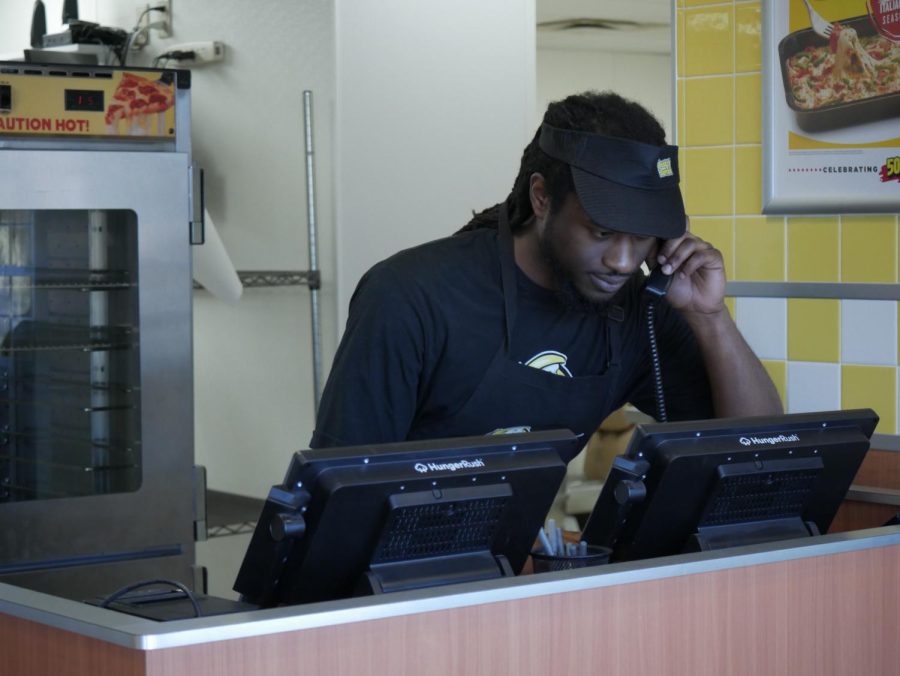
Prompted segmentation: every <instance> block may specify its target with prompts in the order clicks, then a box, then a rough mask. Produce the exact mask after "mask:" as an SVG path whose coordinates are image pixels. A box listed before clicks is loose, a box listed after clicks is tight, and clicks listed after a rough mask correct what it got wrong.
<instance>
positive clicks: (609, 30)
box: [537, 0, 672, 54]
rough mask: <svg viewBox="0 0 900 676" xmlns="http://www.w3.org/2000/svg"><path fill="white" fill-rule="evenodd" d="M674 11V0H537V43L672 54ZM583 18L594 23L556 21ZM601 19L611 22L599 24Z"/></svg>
mask: <svg viewBox="0 0 900 676" xmlns="http://www.w3.org/2000/svg"><path fill="white" fill-rule="evenodd" d="M671 14H672V0H537V23H538V32H537V44H538V47H539V48H543V49H593V50H602V51H617V52H644V53H654V54H657V53H659V54H663V53H664V54H668V53H670V52H671V48H672V36H671ZM581 19H587V20H590V21H589V24H590V23H592V24H594V25H587V26H576V27H562V26H561V25H558V24H556V22H560V23H561V22H565V21H575V20H581ZM599 20H607V21H609V22H610V24H608V27H600V26H597V25H596V24H597V23H599ZM615 22H626V23H623V24H616V23H615ZM542 24H545V25H544V26H543V27H542ZM547 24H551V25H547ZM554 24H555V25H554Z"/></svg>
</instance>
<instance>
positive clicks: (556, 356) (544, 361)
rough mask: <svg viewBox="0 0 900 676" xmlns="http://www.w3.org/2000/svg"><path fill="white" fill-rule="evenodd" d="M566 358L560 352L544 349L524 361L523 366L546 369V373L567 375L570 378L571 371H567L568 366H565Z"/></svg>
mask: <svg viewBox="0 0 900 676" xmlns="http://www.w3.org/2000/svg"><path fill="white" fill-rule="evenodd" d="M568 359H569V358H568V357H567V356H566V355H564V354H563V353H562V352H557V351H556V350H544V351H543V352H538V353H537V354H536V355H534V356H533V357H532V358H531V359H529V360H528V361H526V362H525V366H530V367H531V368H535V369H540V370H541V371H546V372H547V373H552V374H554V375H557V376H567V377H569V378H571V377H572V372H571V371H569V368H568V367H567V366H566V362H567V361H568Z"/></svg>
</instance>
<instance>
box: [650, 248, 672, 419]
mask: <svg viewBox="0 0 900 676" xmlns="http://www.w3.org/2000/svg"><path fill="white" fill-rule="evenodd" d="M671 284H672V275H667V274H665V273H664V272H663V271H662V266H661V265H657V266H656V267H655V268H653V269H652V270H651V271H650V274H649V275H648V277H647V281H646V283H645V284H644V293H645V294H647V297H648V298H649V299H650V302H649V303H647V333H648V335H649V337H650V358H651V360H652V362H653V385H654V392H655V394H656V420H657V421H658V422H666V401H665V397H664V396H663V385H662V367H661V365H660V362H659V348H658V347H657V345H656V320H655V314H656V303H657V302H658V301H659V299H660V298H662V297H663V296H665V295H666V292H667V291H668V290H669V286H670V285H671Z"/></svg>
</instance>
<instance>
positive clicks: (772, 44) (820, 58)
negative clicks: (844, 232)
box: [763, 0, 900, 214]
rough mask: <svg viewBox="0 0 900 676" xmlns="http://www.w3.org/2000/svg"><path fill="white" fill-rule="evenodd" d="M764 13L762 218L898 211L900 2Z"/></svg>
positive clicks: (806, 2)
mask: <svg viewBox="0 0 900 676" xmlns="http://www.w3.org/2000/svg"><path fill="white" fill-rule="evenodd" d="M763 4H764V12H765V14H764V19H763V31H764V34H763V136H764V138H763V213H767V214H775V213H832V212H842V213H853V212H891V211H896V210H897V209H898V207H900V0H778V1H774V0H772V1H769V2H765V3H763Z"/></svg>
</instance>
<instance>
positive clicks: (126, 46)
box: [116, 5, 166, 66]
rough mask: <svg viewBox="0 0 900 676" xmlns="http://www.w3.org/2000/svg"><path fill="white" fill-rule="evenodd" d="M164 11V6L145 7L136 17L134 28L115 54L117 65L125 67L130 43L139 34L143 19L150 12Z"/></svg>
mask: <svg viewBox="0 0 900 676" xmlns="http://www.w3.org/2000/svg"><path fill="white" fill-rule="evenodd" d="M165 10H166V6H165V5H159V6H158V7H147V8H146V9H145V10H144V11H143V12H141V13H140V14H139V15H138V19H137V22H136V23H135V24H134V28H132V29H131V32H130V33H129V34H128V38H127V39H126V40H125V44H124V45H123V46H122V48H121V50H120V51H119V52H117V53H116V56H117V57H119V63H120V64H121V65H123V66H125V65H127V63H126V62H127V61H128V50H129V49H131V43H132V42H134V38H135V36H136V35H137V34H138V33H140V32H141V21H143V20H144V17H145V16H147V15H148V14H149V13H150V12H164V11H165Z"/></svg>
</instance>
